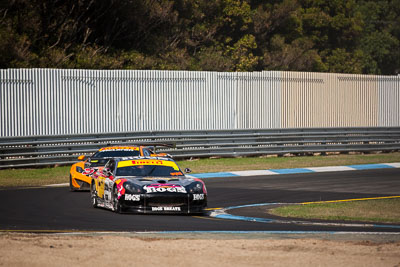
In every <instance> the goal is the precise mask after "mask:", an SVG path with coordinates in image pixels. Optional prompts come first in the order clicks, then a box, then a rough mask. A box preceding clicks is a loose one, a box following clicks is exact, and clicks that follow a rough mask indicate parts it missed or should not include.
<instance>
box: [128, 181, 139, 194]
mask: <svg viewBox="0 0 400 267" xmlns="http://www.w3.org/2000/svg"><path fill="white" fill-rule="evenodd" d="M124 188H125V190H126V191H128V192H130V193H140V192H141V191H142V190H141V189H140V187H139V186H137V185H134V184H132V183H124Z"/></svg>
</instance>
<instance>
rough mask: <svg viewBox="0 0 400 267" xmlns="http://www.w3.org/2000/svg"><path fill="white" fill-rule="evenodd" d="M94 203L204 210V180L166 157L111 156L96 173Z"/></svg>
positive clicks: (122, 208)
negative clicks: (186, 174)
mask: <svg viewBox="0 0 400 267" xmlns="http://www.w3.org/2000/svg"><path fill="white" fill-rule="evenodd" d="M90 191H91V200H92V204H93V206H94V207H103V208H107V209H110V210H113V211H115V212H118V213H121V212H135V213H183V214H188V213H203V210H204V208H205V207H207V190H206V186H205V184H204V182H203V181H202V180H200V179H197V178H188V177H186V176H185V175H184V174H183V172H182V170H181V169H180V168H179V167H178V165H177V164H176V162H175V161H174V160H172V159H171V158H163V157H129V158H115V159H110V160H109V161H108V162H107V164H106V165H105V166H104V168H103V169H102V170H99V171H97V172H96V173H94V174H93V175H92V182H91V190H90Z"/></svg>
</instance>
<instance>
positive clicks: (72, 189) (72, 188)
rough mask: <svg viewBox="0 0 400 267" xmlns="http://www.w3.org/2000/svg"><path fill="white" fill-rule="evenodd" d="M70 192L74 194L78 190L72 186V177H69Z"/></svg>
mask: <svg viewBox="0 0 400 267" xmlns="http://www.w3.org/2000/svg"><path fill="white" fill-rule="evenodd" d="M69 191H71V192H74V191H76V188H75V187H74V186H73V185H72V175H71V174H70V175H69Z"/></svg>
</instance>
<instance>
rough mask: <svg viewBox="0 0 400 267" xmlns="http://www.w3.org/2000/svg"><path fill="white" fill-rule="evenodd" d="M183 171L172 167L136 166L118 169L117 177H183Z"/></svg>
mask: <svg viewBox="0 0 400 267" xmlns="http://www.w3.org/2000/svg"><path fill="white" fill-rule="evenodd" d="M182 175H183V173H182V172H181V171H179V170H178V171H177V170H175V169H174V168H173V167H170V166H159V165H135V166H126V167H118V168H117V172H116V176H182Z"/></svg>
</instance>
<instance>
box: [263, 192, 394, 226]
mask: <svg viewBox="0 0 400 267" xmlns="http://www.w3.org/2000/svg"><path fill="white" fill-rule="evenodd" d="M399 210H400V198H392V199H377V200H362V201H349V202H336V203H315V204H312V203H310V204H306V205H289V206H283V207H279V208H275V209H271V210H268V213H270V214H273V215H277V216H281V217H289V218H302V219H322V220H334V221H362V222H375V223H376V222H380V223H400V213H399Z"/></svg>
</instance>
